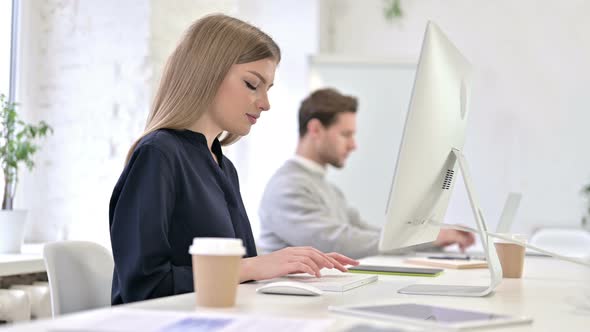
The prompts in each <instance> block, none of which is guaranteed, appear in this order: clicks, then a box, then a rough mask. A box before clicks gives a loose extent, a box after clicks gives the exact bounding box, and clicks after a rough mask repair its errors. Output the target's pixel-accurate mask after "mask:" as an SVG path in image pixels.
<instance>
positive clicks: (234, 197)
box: [109, 15, 358, 304]
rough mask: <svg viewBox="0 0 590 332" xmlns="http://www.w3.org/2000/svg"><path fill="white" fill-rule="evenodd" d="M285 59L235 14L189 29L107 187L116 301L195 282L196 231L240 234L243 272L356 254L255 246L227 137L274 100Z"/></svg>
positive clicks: (242, 131)
mask: <svg viewBox="0 0 590 332" xmlns="http://www.w3.org/2000/svg"><path fill="white" fill-rule="evenodd" d="M280 59H281V55H280V50H279V48H278V46H277V45H276V44H275V42H274V41H273V40H272V39H271V38H270V37H269V36H267V35H266V34H265V33H263V32H262V31H260V30H259V29H257V28H255V27H253V26H251V25H249V24H247V23H245V22H243V21H240V20H238V19H235V18H232V17H228V16H225V15H213V16H207V17H205V18H202V19H200V20H198V21H197V22H195V23H194V24H193V25H192V26H191V27H190V28H189V29H188V31H187V32H186V34H185V35H184V38H183V39H182V40H181V41H180V43H179V44H178V46H177V47H176V49H175V50H174V52H173V53H172V55H171V56H170V58H169V59H168V62H167V64H166V67H165V69H164V73H163V76H162V80H161V82H160V86H159V89H158V91H157V94H156V97H155V101H154V105H153V108H152V110H151V112H150V114H149V116H148V120H147V124H146V128H145V132H144V133H143V135H142V136H141V137H140V138H139V139H138V140H137V142H136V143H135V144H134V145H133V146H132V147H131V149H130V150H129V154H128V156H127V163H126V166H125V169H124V170H123V173H122V174H121V177H120V178H119V181H118V182H117V184H116V186H115V189H114V191H113V195H112V197H111V202H110V209H109V221H110V233H111V244H112V249H113V256H114V259H115V270H114V273H113V288H112V303H113V304H119V303H127V302H133V301H139V300H145V299H150V298H156V297H162V296H168V295H174V294H180V293H186V292H191V291H193V281H192V270H191V257H190V255H189V254H188V248H189V246H190V245H191V243H192V239H193V238H194V237H235V238H240V239H242V241H243V242H244V245H245V247H246V252H247V254H246V258H243V259H242V263H241V268H240V281H241V282H242V281H247V280H259V279H267V278H273V277H278V276H282V275H285V274H288V273H293V272H306V273H310V274H314V275H317V276H319V270H320V269H322V268H324V267H327V268H337V269H339V270H342V271H346V268H345V267H344V265H346V264H358V262H356V261H354V260H352V259H350V258H348V257H345V256H342V255H340V254H337V253H329V254H324V253H322V252H320V251H318V250H316V249H314V248H310V247H294V248H286V249H283V250H280V251H276V252H274V253H271V254H268V255H262V256H257V254H256V247H255V244H254V238H253V235H252V230H251V228H250V222H249V220H248V216H247V215H246V211H245V209H244V205H243V203H242V198H241V196H240V191H239V182H238V176H237V173H236V170H235V168H234V166H233V164H232V163H231V162H230V161H229V159H227V158H226V157H225V156H224V155H223V153H222V150H221V146H222V145H226V144H230V143H232V142H235V141H236V140H237V139H238V138H239V137H240V136H244V135H246V134H248V132H249V131H250V128H251V127H252V125H254V124H255V123H256V122H257V121H258V119H259V117H260V115H261V113H262V112H264V111H268V110H269V109H270V104H269V101H268V95H267V92H268V89H269V88H270V87H271V86H272V85H273V80H274V75H275V69H276V66H277V64H278V63H279V61H280ZM222 134H223V135H224V136H223V137H222V136H221V135H222Z"/></svg>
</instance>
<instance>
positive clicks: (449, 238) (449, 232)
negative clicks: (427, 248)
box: [434, 229, 475, 252]
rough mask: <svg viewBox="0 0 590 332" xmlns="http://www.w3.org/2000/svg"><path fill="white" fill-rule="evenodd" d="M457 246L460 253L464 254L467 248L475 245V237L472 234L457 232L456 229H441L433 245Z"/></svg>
mask: <svg viewBox="0 0 590 332" xmlns="http://www.w3.org/2000/svg"><path fill="white" fill-rule="evenodd" d="M455 243H456V244H457V245H458V246H459V249H461V252H464V251H465V249H467V248H468V247H469V246H471V245H472V244H473V243H475V237H474V236H473V234H472V233H469V232H465V231H459V230H456V229H441V230H440V233H438V237H437V238H436V240H435V241H434V244H435V245H436V246H439V247H445V246H448V245H451V244H455Z"/></svg>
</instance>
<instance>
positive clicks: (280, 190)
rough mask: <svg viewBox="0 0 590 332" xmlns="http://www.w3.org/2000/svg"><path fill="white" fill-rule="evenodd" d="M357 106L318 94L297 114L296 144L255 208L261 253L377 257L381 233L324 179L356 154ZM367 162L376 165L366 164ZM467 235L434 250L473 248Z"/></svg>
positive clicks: (451, 234) (330, 92)
mask: <svg viewBox="0 0 590 332" xmlns="http://www.w3.org/2000/svg"><path fill="white" fill-rule="evenodd" d="M356 111H357V100H356V98H354V97H352V96H346V95H342V94H340V93H339V92H338V91H336V90H334V89H320V90H317V91H315V92H313V93H312V94H311V95H309V96H308V97H307V98H306V99H304V100H303V102H302V103H301V106H300V108H299V142H298V144H297V150H296V153H295V156H293V158H291V159H289V160H287V161H286V162H285V164H284V165H283V166H282V167H281V168H279V169H278V170H277V171H276V173H275V174H274V175H273V176H272V177H271V179H270V181H269V182H268V184H267V185H266V188H265V191H264V194H263V197H262V201H261V204H260V208H259V215H260V222H261V237H260V241H259V243H258V246H259V247H260V248H261V249H262V250H263V251H275V250H279V249H282V248H285V247H289V246H314V247H316V248H317V249H319V250H321V251H323V252H332V251H336V252H340V253H342V254H344V255H346V256H349V257H352V258H361V257H366V256H371V255H376V254H378V245H379V238H380V232H381V228H380V227H377V226H374V225H371V224H369V223H367V222H365V221H363V220H362V218H361V216H360V214H359V212H358V211H357V210H356V209H354V208H352V207H350V206H349V205H348V203H347V201H346V198H345V197H344V195H343V193H342V192H341V191H340V190H339V189H338V188H337V187H336V186H334V185H333V184H331V183H329V182H328V181H326V179H325V175H326V168H327V165H331V166H333V167H336V168H342V167H344V164H345V162H346V159H347V158H348V156H349V154H350V153H351V152H352V151H353V150H354V149H356V143H355V133H356ZM367 162H379V161H377V160H367ZM473 242H474V237H473V235H472V234H471V233H467V232H462V231H457V230H449V229H443V230H441V231H440V233H439V235H438V238H437V239H436V241H435V242H434V246H436V247H443V246H446V245H450V244H455V243H456V244H458V246H459V248H460V249H461V250H464V249H465V248H466V247H468V246H470V245H472V244H473Z"/></svg>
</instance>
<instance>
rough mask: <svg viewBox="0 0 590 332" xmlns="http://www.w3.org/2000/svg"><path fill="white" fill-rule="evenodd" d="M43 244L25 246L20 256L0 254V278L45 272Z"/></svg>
mask: <svg viewBox="0 0 590 332" xmlns="http://www.w3.org/2000/svg"><path fill="white" fill-rule="evenodd" d="M42 252H43V244H26V245H23V247H22V252H21V253H20V254H0V277H3V276H9V275H15V274H28V273H36V272H44V271H45V263H44V262H43V255H42Z"/></svg>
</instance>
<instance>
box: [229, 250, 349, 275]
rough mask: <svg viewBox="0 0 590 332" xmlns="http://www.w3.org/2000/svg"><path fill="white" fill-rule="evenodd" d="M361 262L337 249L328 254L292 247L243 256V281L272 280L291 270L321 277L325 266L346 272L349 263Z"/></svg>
mask: <svg viewBox="0 0 590 332" xmlns="http://www.w3.org/2000/svg"><path fill="white" fill-rule="evenodd" d="M358 264H359V262H358V261H356V260H354V259H352V258H348V257H346V256H344V255H341V254H338V253H335V252H333V253H328V254H325V253H323V252H321V251H319V250H317V249H315V248H312V247H290V248H285V249H281V250H277V251H275V252H273V253H270V254H267V255H261V256H257V257H250V258H244V259H242V265H241V267H240V282H243V281H247V280H262V279H271V278H276V277H281V276H284V275H287V274H290V273H309V274H311V275H315V276H316V277H320V276H321V275H320V270H321V269H323V268H329V269H333V268H335V269H338V270H340V271H342V272H346V271H348V270H347V269H346V267H345V265H358Z"/></svg>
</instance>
